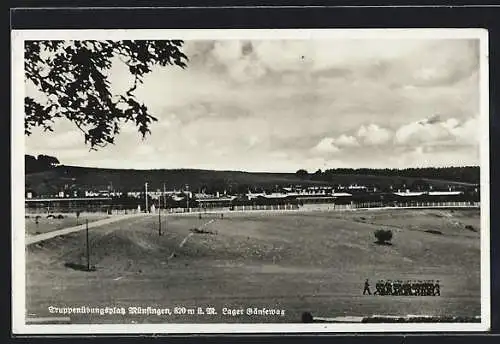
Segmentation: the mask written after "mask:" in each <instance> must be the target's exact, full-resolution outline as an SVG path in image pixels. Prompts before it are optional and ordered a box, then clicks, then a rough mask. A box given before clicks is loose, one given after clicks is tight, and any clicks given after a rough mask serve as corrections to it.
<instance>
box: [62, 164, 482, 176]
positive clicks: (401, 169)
mask: <svg viewBox="0 0 500 344" xmlns="http://www.w3.org/2000/svg"><path fill="white" fill-rule="evenodd" d="M56 167H77V168H89V169H101V170H116V171H119V170H122V171H144V172H148V171H214V172H241V173H268V174H295V173H296V172H297V171H299V170H306V171H307V173H308V174H314V173H315V172H317V171H318V170H321V172H325V171H329V170H374V171H377V170H378V171H384V170H397V171H404V170H411V169H416V170H419V169H430V168H433V169H446V168H481V166H480V165H453V166H422V167H400V168H398V167H384V168H381V167H377V168H374V167H336V168H325V169H321V168H318V169H316V171H312V172H311V171H308V170H307V169H305V168H303V169H298V170H296V171H281V172H278V171H250V170H238V169H206V168H193V167H176V168H149V169H140V168H115V167H96V166H82V165H68V164H59V165H58V166H56Z"/></svg>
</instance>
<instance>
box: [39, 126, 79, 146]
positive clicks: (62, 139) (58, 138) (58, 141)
mask: <svg viewBox="0 0 500 344" xmlns="http://www.w3.org/2000/svg"><path fill="white" fill-rule="evenodd" d="M49 135H50V136H49ZM84 143H85V137H84V135H83V133H82V132H81V131H80V130H70V131H66V132H62V133H61V132H54V133H47V139H46V140H45V146H46V147H47V148H52V149H70V148H74V147H75V146H79V145H83V144H84Z"/></svg>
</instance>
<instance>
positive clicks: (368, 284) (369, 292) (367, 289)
mask: <svg viewBox="0 0 500 344" xmlns="http://www.w3.org/2000/svg"><path fill="white" fill-rule="evenodd" d="M366 292H368V295H371V294H372V292H371V291H370V283H369V281H368V278H367V279H366V280H365V288H364V289H363V295H365V294H366Z"/></svg>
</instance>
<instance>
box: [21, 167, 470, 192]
mask: <svg viewBox="0 0 500 344" xmlns="http://www.w3.org/2000/svg"><path fill="white" fill-rule="evenodd" d="M316 177H318V178H320V179H321V176H316ZM145 182H148V187H149V189H150V190H156V189H163V184H165V187H166V188H167V189H168V190H172V189H174V188H176V189H180V188H183V187H184V186H185V185H189V188H190V190H192V191H198V190H199V189H205V190H206V191H207V192H216V191H223V190H227V191H234V192H246V191H247V190H248V189H249V188H250V189H251V190H252V191H254V190H255V191H260V190H273V189H274V188H275V187H276V186H282V187H284V186H288V185H296V184H301V185H339V184H340V185H350V184H360V185H367V186H376V187H377V188H379V189H386V188H388V187H389V186H391V185H392V186H393V187H395V188H402V187H404V186H406V187H412V186H413V187H414V186H417V185H424V184H427V185H432V186H433V187H434V188H435V189H440V188H442V189H444V188H447V187H448V186H450V185H455V186H458V187H466V186H468V185H471V184H467V183H461V182H460V181H446V180H439V179H429V178H413V177H403V176H383V175H360V174H329V175H328V180H317V179H316V178H315V176H314V175H313V174H310V175H307V176H299V175H297V174H295V173H254V172H241V171H213V170H197V169H172V170H164V169H162V170H132V169H130V170H128V169H127V170H126V169H102V168H89V167H78V166H64V165H61V166H57V167H53V168H51V169H49V170H46V171H42V172H36V173H30V174H27V175H26V180H25V184H26V187H27V188H29V189H30V190H32V191H34V192H35V193H36V194H38V195H44V194H45V195H47V194H55V193H57V192H58V191H60V190H62V189H63V188H66V189H80V190H107V189H108V188H109V187H112V188H113V189H114V190H122V191H132V190H136V191H139V190H143V189H144V183H145Z"/></svg>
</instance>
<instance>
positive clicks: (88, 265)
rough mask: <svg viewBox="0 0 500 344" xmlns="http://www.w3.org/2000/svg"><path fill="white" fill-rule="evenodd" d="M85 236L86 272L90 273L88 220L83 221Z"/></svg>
mask: <svg viewBox="0 0 500 344" xmlns="http://www.w3.org/2000/svg"><path fill="white" fill-rule="evenodd" d="M85 236H86V240H87V249H86V253H87V271H90V244H89V219H85Z"/></svg>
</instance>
